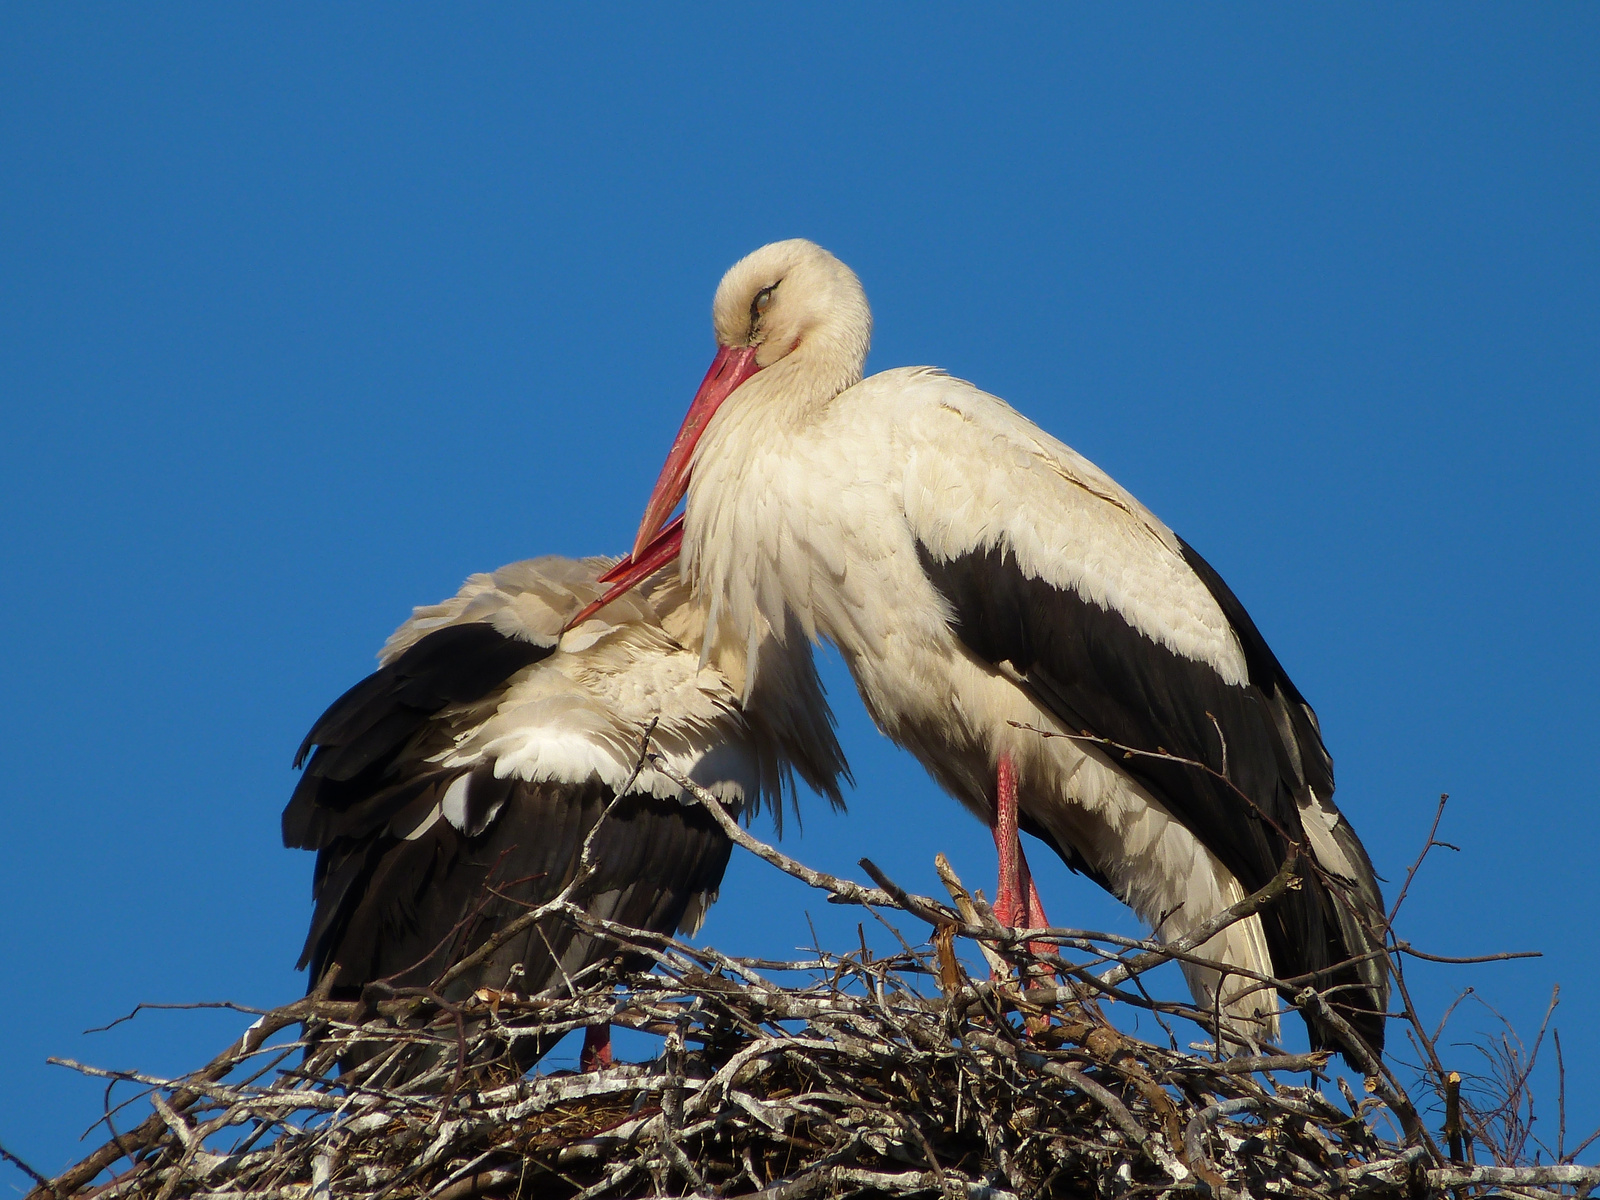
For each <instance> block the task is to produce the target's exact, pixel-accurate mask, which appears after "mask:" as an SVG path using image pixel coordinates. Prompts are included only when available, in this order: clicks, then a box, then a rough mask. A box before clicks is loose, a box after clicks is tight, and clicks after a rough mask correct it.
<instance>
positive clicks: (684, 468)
mask: <svg viewBox="0 0 1600 1200" xmlns="http://www.w3.org/2000/svg"><path fill="white" fill-rule="evenodd" d="M760 369H761V368H760V366H758V365H757V363H756V348H755V347H754V346H723V347H722V348H721V349H719V350H718V351H717V357H716V358H714V359H712V360H711V369H710V370H709V371H707V372H706V377H705V380H704V381H703V382H702V383H701V384H700V390H699V391H698V392H696V393H695V395H694V402H693V403H691V404H690V405H689V412H688V414H687V415H686V416H685V417H684V418H683V427H682V428H680V429H679V430H678V436H677V437H676V438H675V439H674V440H673V443H672V449H671V451H669V452H668V454H667V461H666V463H665V464H664V465H663V466H662V468H661V474H660V476H659V477H658V478H657V479H656V487H655V491H653V492H651V493H650V503H649V504H647V505H645V508H644V519H643V520H642V521H640V522H639V536H638V537H636V538H635V539H634V542H633V558H634V559H635V560H638V561H642V555H643V554H644V552H645V550H646V548H647V547H648V546H649V545H651V543H652V541H653V540H654V539H655V537H656V535H657V534H658V533H659V532H660V531H661V527H662V526H663V525H664V524H666V521H667V518H668V517H669V516H671V515H672V510H673V509H675V508H677V507H678V501H679V500H682V499H683V494H684V493H685V492H687V491H688V490H689V464H690V462H691V460H692V459H693V457H694V447H695V443H697V442H698V441H699V440H700V435H701V434H703V433H704V432H705V431H706V426H707V425H709V424H710V423H711V418H712V417H713V416H714V415H715V414H716V411H717V409H718V408H720V407H722V402H723V401H724V400H726V399H727V398H728V397H729V396H730V395H732V394H733V390H734V389H735V388H736V387H738V386H739V385H740V384H741V383H743V382H744V381H745V380H746V379H749V378H750V376H752V375H754V374H755V373H756V372H757V371H759V370H760ZM619 565H620V564H619Z"/></svg>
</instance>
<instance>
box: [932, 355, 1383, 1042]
mask: <svg viewBox="0 0 1600 1200" xmlns="http://www.w3.org/2000/svg"><path fill="white" fill-rule="evenodd" d="M940 393H941V398H942V402H941V403H940V404H938V405H927V404H923V405H919V406H918V407H917V408H916V409H915V411H914V412H913V413H912V414H911V416H910V417H909V418H908V419H909V420H910V421H911V422H912V423H914V424H915V426H916V428H915V430H914V435H913V437H912V438H911V439H908V440H911V441H912V442H913V444H914V445H915V446H916V453H915V454H914V455H913V456H912V457H911V459H910V465H909V467H908V471H907V479H906V485H905V496H906V510H907V517H908V520H909V521H910V523H911V527H912V531H913V535H914V536H915V538H916V540H917V552H918V556H919V558H920V560H921V563H922V566H923V569H924V571H925V572H926V574H927V576H928V578H929V579H930V581H931V582H932V583H933V584H934V586H935V587H936V589H937V590H938V592H939V593H940V594H941V595H942V596H943V598H944V600H945V601H946V602H947V604H948V605H949V622H950V625H951V628H952V629H953V630H954V632H955V633H956V635H957V636H958V638H959V639H960V641H961V642H962V644H963V645H964V646H966V647H967V648H968V650H969V651H970V652H971V653H972V654H973V655H975V656H976V657H977V658H979V659H981V660H983V661H984V662H987V663H989V664H992V665H994V666H996V667H997V668H1003V669H1004V670H1005V671H1006V673H1007V674H1008V675H1012V676H1014V677H1016V678H1019V679H1020V680H1021V681H1022V682H1023V683H1024V685H1025V686H1026V687H1027V688H1028V689H1029V690H1030V691H1031V692H1032V693H1033V695H1034V696H1035V697H1036V699H1037V702H1038V703H1039V704H1040V705H1041V707H1043V708H1045V709H1046V710H1047V711H1049V712H1050V713H1051V714H1052V715H1053V716H1055V717H1056V718H1057V720H1059V721H1060V723H1061V724H1062V725H1063V726H1064V727H1065V728H1066V729H1067V730H1069V731H1071V732H1074V733H1080V734H1084V735H1087V737H1088V738H1092V739H1100V741H1099V742H1098V743H1096V744H1097V745H1099V746H1100V747H1101V748H1102V749H1103V750H1105V751H1109V755H1108V758H1109V761H1111V762H1113V763H1114V765H1115V766H1116V767H1117V768H1118V769H1119V770H1121V771H1122V772H1125V773H1126V774H1127V775H1128V776H1129V777H1130V778H1132V779H1134V780H1137V781H1138V783H1139V784H1141V785H1142V786H1143V787H1144V788H1145V789H1147V790H1148V792H1149V793H1150V794H1152V795H1154V796H1155V797H1156V798H1157V799H1158V800H1159V801H1160V802H1161V803H1162V804H1163V805H1164V806H1165V807H1166V808H1167V810H1168V811H1169V812H1170V813H1171V814H1172V815H1173V816H1174V817H1175V818H1176V819H1177V820H1178V821H1180V822H1181V823H1182V824H1183V825H1184V826H1185V827H1186V828H1187V829H1188V830H1189V831H1190V832H1191V833H1192V834H1193V835H1194V836H1195V838H1196V839H1197V840H1198V841H1199V842H1200V843H1201V844H1203V845H1204V846H1205V847H1206V848H1207V849H1208V850H1209V851H1210V852H1211V853H1212V854H1214V855H1215V856H1216V858H1217V859H1218V860H1220V861H1221V862H1222V863H1223V864H1224V865H1225V866H1226V867H1227V869H1228V870H1229V871H1231V872H1232V873H1233V875H1234V876H1235V877H1236V878H1237V879H1238V881H1239V882H1240V884H1241V885H1242V886H1243V887H1244V889H1245V890H1246V891H1254V890H1256V889H1258V888H1260V887H1262V886H1263V885H1264V884H1266V883H1267V882H1268V881H1269V880H1271V878H1272V877H1273V876H1274V875H1275V874H1276V873H1277V871H1278V869H1279V867H1280V866H1281V864H1282V863H1283V861H1284V858H1285V856H1286V853H1287V848H1288V844H1289V843H1290V842H1296V843H1300V844H1304V845H1308V846H1309V847H1310V849H1311V852H1312V853H1313V855H1314V856H1315V858H1316V859H1317V861H1318V863H1319V864H1320V865H1321V867H1322V868H1323V872H1324V873H1323V875H1322V876H1315V875H1314V876H1312V877H1311V878H1308V879H1306V881H1305V884H1304V886H1302V887H1301V888H1299V889H1298V890H1293V891H1290V892H1288V893H1287V894H1286V895H1285V897H1284V898H1283V900H1282V901H1280V902H1279V903H1277V904H1276V905H1274V906H1273V907H1272V908H1271V909H1270V910H1269V911H1268V912H1266V913H1264V914H1262V915H1263V929H1264V933H1265V936H1266V940H1267V945H1268V947H1269V949H1270V952H1271V955H1272V960H1273V963H1274V966H1275V968H1276V973H1277V975H1278V976H1279V977H1280V978H1290V977H1299V976H1315V978H1316V980H1317V981H1319V982H1320V984H1321V985H1323V986H1340V985H1342V986H1341V990H1340V992H1339V993H1337V995H1338V998H1340V999H1342V1000H1343V1001H1344V1015H1345V1016H1346V1017H1347V1018H1348V1019H1349V1020H1350V1021H1351V1022H1352V1024H1353V1025H1354V1026H1355V1028H1356V1029H1357V1031H1358V1032H1360V1033H1361V1034H1362V1036H1363V1037H1364V1038H1365V1039H1366V1040H1367V1041H1368V1042H1369V1044H1371V1045H1372V1046H1373V1047H1374V1048H1380V1049H1381V1046H1382V1041H1383V1022H1382V1019H1381V1017H1379V1016H1378V1015H1377V1014H1378V1013H1381V1012H1382V1010H1383V1006H1384V1001H1385V1000H1386V998H1387V978H1386V976H1385V975H1384V974H1383V972H1382V968H1381V966H1380V965H1378V964H1377V963H1376V962H1374V960H1372V959H1364V960H1361V961H1358V962H1355V963H1354V965H1342V966H1341V965H1340V964H1350V963H1351V960H1357V959H1360V958H1361V956H1362V955H1364V954H1366V953H1367V952H1368V951H1369V950H1371V949H1373V948H1376V946H1377V945H1378V943H1379V940H1380V939H1381V929H1382V916H1381V913H1382V904H1381V897H1380V894H1379V891H1378V885H1377V880H1376V877H1375V876H1374V874H1373V871H1372V866H1371V864H1370V862H1369V861H1368V858H1367V855H1366V852H1365V850H1364V849H1363V848H1362V846H1361V843H1360V841H1359V840H1358V839H1357V838H1356V836H1355V834H1354V832H1353V830H1352V829H1351V828H1350V826H1349V824H1348V823H1347V822H1346V821H1345V820H1344V818H1343V816H1342V815H1341V814H1340V813H1339V811H1338V809H1337V808H1335V807H1334V804H1333V764H1332V760H1331V758H1330V757H1329V755H1328V752H1327V750H1326V748H1325V747H1324V746H1323V743H1322V737H1321V733H1320V730H1319V729H1318V726H1317V720H1316V716H1315V714H1314V713H1313V712H1312V710H1311V708H1310V706H1309V705H1308V704H1306V702H1305V700H1304V698H1303V697H1302V696H1301V695H1300V693H1299V691H1298V690H1296V688H1295V686H1294V684H1293V683H1292V682H1291V681H1290V680H1289V677H1288V675H1287V673H1286V672H1285V671H1284V669H1283V667H1282V665H1281V664H1280V663H1279V662H1278V660H1277V658H1276V657H1275V656H1274V655H1273V653H1272V651H1271V650H1270V649H1269V648H1268V646H1267V644H1266V641H1265V640H1264V639H1263V638H1262V636H1261V634H1260V632H1259V631H1258V630H1257V628H1256V626H1255V624H1254V622H1252V621H1251V619H1250V617H1249V615H1248V614H1247V613H1246V612H1245V610H1244V607H1243V606H1242V605H1241V604H1240V603H1239V601H1238V599H1237V598H1236V597H1235V596H1234V595H1233V593H1232V592H1231V591H1230V590H1229V589H1228V587H1227V585H1226V584H1225V583H1223V581H1222V579H1221V578H1220V577H1219V576H1218V575H1217V573H1216V572H1215V571H1214V570H1212V568H1211V566H1210V565H1209V564H1208V563H1206V561H1205V560H1204V559H1203V558H1201V557H1200V556H1199V555H1198V554H1197V553H1196V552H1195V551H1194V550H1193V549H1192V548H1190V547H1189V546H1188V545H1187V544H1185V543H1184V542H1183V541H1181V540H1180V539H1179V538H1178V537H1177V536H1176V535H1175V534H1173V533H1172V532H1171V531H1170V530H1168V529H1167V528H1166V526H1165V525H1163V524H1162V523H1161V522H1160V521H1158V520H1157V519H1156V518H1155V517H1154V516H1153V515H1152V514H1150V513H1149V512H1148V511H1147V510H1146V509H1144V507H1143V506H1142V505H1140V504H1139V503H1138V501H1136V500H1135V499H1134V498H1133V497H1132V496H1131V495H1129V494H1128V493H1127V492H1126V491H1124V490H1123V489H1122V488H1121V487H1119V486H1118V485H1117V484H1116V483H1115V482H1113V481H1112V480H1111V479H1110V478H1109V477H1108V476H1106V475H1105V474H1104V472H1102V471H1100V470H1099V469H1098V468H1096V467H1094V466H1093V464H1091V463H1089V462H1088V461H1087V460H1085V459H1083V458H1082V457H1081V456H1080V455H1078V454H1076V453H1075V452H1073V451H1072V450H1070V449H1069V448H1068V447H1066V446H1064V445H1062V444H1061V443H1060V442H1057V441H1055V439H1053V438H1050V437H1049V436H1048V435H1046V434H1044V433H1043V432H1042V431H1040V430H1039V429H1037V428H1036V427H1035V426H1033V425H1032V424H1030V423H1029V422H1027V421H1025V420H1024V419H1023V418H1021V417H1020V416H1018V415H1017V414H1016V413H1015V412H1014V411H1013V410H1011V409H1010V408H1009V407H1007V406H1006V405H1005V404H1004V403H1003V402H1001V401H998V400H996V399H994V398H993V397H990V396H987V395H984V394H983V393H981V392H978V391H977V390H976V389H973V388H971V387H970V386H969V385H966V384H961V383H959V382H958V381H955V380H943V381H942V385H941V387H940ZM951 514H957V515H958V517H959V519H952V517H951ZM1129 751H1131V753H1129ZM1180 760H1181V761H1180ZM1192 764H1201V765H1199V766H1196V765H1192ZM1069 861H1070V860H1069ZM1090 865H1091V866H1098V864H1093V863H1091V864H1090ZM1312 1037H1313V1039H1314V1041H1316V1042H1317V1043H1318V1044H1319V1045H1329V1044H1332V1043H1331V1041H1330V1035H1329V1034H1328V1032H1327V1031H1324V1030H1320V1029H1318V1028H1316V1027H1315V1026H1314V1027H1313V1029H1312Z"/></svg>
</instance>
